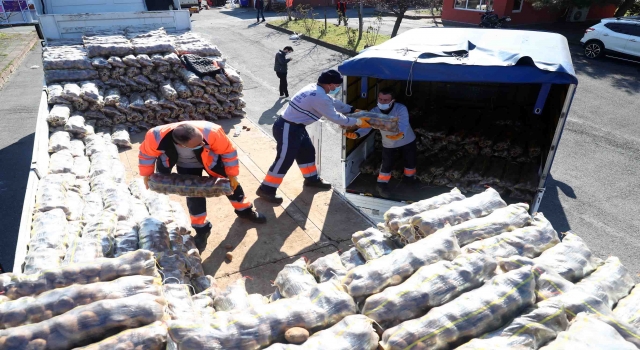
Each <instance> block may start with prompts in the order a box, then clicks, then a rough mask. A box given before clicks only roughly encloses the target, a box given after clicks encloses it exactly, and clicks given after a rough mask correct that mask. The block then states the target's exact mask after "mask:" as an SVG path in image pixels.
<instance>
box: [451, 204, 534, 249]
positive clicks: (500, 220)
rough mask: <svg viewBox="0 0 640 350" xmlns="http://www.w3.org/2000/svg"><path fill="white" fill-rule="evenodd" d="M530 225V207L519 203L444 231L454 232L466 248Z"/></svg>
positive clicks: (461, 244)
mask: <svg viewBox="0 0 640 350" xmlns="http://www.w3.org/2000/svg"><path fill="white" fill-rule="evenodd" d="M530 223H531V215H529V205H527V204H526V203H518V204H511V205H509V206H507V207H505V208H500V209H496V210H495V211H493V212H492V213H491V214H489V215H487V216H484V217H480V218H476V219H471V220H469V221H465V222H463V223H461V224H458V225H455V226H451V227H448V228H445V229H444V230H452V231H453V233H454V234H455V235H456V237H457V238H458V243H459V244H460V246H461V247H464V246H466V245H468V244H470V243H472V242H474V241H478V240H482V239H486V238H490V237H494V236H496V235H498V234H501V233H503V232H505V231H506V232H509V231H512V230H515V229H519V228H522V227H524V226H527V225H529V224H530Z"/></svg>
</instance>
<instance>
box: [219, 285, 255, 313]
mask: <svg viewBox="0 0 640 350" xmlns="http://www.w3.org/2000/svg"><path fill="white" fill-rule="evenodd" d="M245 281H246V278H240V279H239V280H237V281H235V282H233V283H231V284H230V285H229V286H227V288H226V289H225V290H223V291H220V292H219V293H218V294H217V295H216V297H215V298H214V299H213V307H215V309H216V310H218V311H231V310H244V309H247V308H248V307H249V294H248V293H247V289H246V287H245Z"/></svg>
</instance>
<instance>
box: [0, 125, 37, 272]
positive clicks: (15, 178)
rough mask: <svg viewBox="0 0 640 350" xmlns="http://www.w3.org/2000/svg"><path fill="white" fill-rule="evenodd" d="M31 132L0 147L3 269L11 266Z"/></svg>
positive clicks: (0, 221)
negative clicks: (1, 164) (1, 165)
mask: <svg viewBox="0 0 640 350" xmlns="http://www.w3.org/2000/svg"><path fill="white" fill-rule="evenodd" d="M33 140H34V134H33V133H32V134H30V135H28V136H25V137H23V138H21V139H20V140H18V141H17V142H15V143H13V144H11V145H9V146H7V147H4V148H2V149H0V159H2V162H3V163H4V164H5V166H3V167H2V168H1V169H0V198H2V199H3V200H2V201H0V213H2V215H0V227H2V232H3V234H0V240H1V241H2V244H0V264H2V267H3V268H4V270H5V271H11V270H12V269H13V259H14V256H15V248H16V243H17V242H18V234H17V233H18V230H19V229H20V218H21V216H22V204H23V202H24V196H25V191H26V188H27V180H28V179H29V177H28V174H29V168H30V166H31V154H32V152H33Z"/></svg>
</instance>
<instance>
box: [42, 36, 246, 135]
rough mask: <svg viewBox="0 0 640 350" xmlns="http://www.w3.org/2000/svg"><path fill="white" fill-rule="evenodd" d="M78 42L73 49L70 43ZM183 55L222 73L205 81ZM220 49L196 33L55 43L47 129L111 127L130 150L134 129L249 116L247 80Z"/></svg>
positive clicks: (48, 57)
mask: <svg viewBox="0 0 640 350" xmlns="http://www.w3.org/2000/svg"><path fill="white" fill-rule="evenodd" d="M72 44H73V45H72ZM183 53H189V54H192V55H202V56H205V57H209V58H211V59H212V60H214V61H215V62H216V64H218V65H219V66H220V67H221V69H220V71H219V72H218V74H215V75H212V76H204V77H199V76H197V75H196V74H194V73H193V72H191V71H189V70H187V69H186V68H185V65H184V64H183V61H182V60H181V56H182V54H183ZM220 56H221V54H220V51H219V50H218V49H217V48H216V47H215V46H213V45H210V44H208V43H207V42H206V41H205V40H204V39H202V38H200V37H199V36H198V35H197V34H194V33H190V32H187V33H173V34H170V33H167V32H166V31H165V30H164V29H162V28H160V29H158V30H153V31H146V32H145V31H133V30H129V31H127V32H122V33H116V34H111V35H92V36H85V37H84V39H83V41H82V42H76V43H69V42H67V41H63V42H60V43H56V42H53V44H52V45H51V46H48V47H46V48H45V49H44V51H43V56H42V60H43V64H44V68H45V79H46V82H47V85H48V86H47V94H48V102H49V104H50V105H51V106H52V109H51V115H50V117H49V118H48V121H49V125H50V126H52V127H55V126H65V125H66V124H67V121H69V119H70V118H73V117H72V116H75V117H76V118H75V120H74V121H73V123H72V125H74V126H75V128H80V129H87V128H93V129H95V128H96V127H106V128H110V130H111V129H112V130H111V132H112V133H113V139H114V140H113V141H114V143H116V144H118V145H119V146H129V145H130V144H129V137H128V134H127V133H128V131H138V130H140V129H143V130H146V129H149V128H151V127H153V126H156V125H162V124H167V123H172V122H177V121H184V120H209V121H214V120H218V119H220V118H222V119H229V118H232V117H243V116H245V112H244V111H243V109H244V108H245V106H246V103H245V101H244V100H243V99H242V97H243V95H242V90H243V82H242V79H241V78H240V75H239V74H238V72H236V71H235V70H234V69H232V68H230V67H226V68H224V61H223V60H222V58H221V57H220Z"/></svg>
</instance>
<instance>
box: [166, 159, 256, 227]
mask: <svg viewBox="0 0 640 350" xmlns="http://www.w3.org/2000/svg"><path fill="white" fill-rule="evenodd" d="M156 169H157V171H158V172H159V173H161V174H170V173H171V169H170V168H167V167H165V166H164V165H163V164H162V162H161V161H160V160H159V159H158V160H157V161H156ZM176 170H177V171H178V174H185V175H198V176H202V172H203V171H204V167H202V168H183V167H179V166H176ZM211 170H212V172H214V173H216V174H218V175H220V177H227V173H226V172H225V171H224V164H223V163H222V159H219V160H218V163H216V165H215V166H214V167H213V169H211ZM227 198H228V199H229V202H231V205H232V206H233V209H234V211H235V213H236V214H237V215H240V214H241V212H242V211H244V210H251V208H252V207H253V205H252V204H251V202H250V201H249V200H247V198H246V197H245V196H244V190H243V189H242V185H240V184H238V187H236V189H235V191H233V194H232V195H230V196H227ZM187 208H189V215H190V216H191V226H192V227H193V229H194V230H195V231H196V233H200V232H201V231H203V232H206V231H210V230H211V224H210V223H209V220H207V199H206V198H204V197H187Z"/></svg>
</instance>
